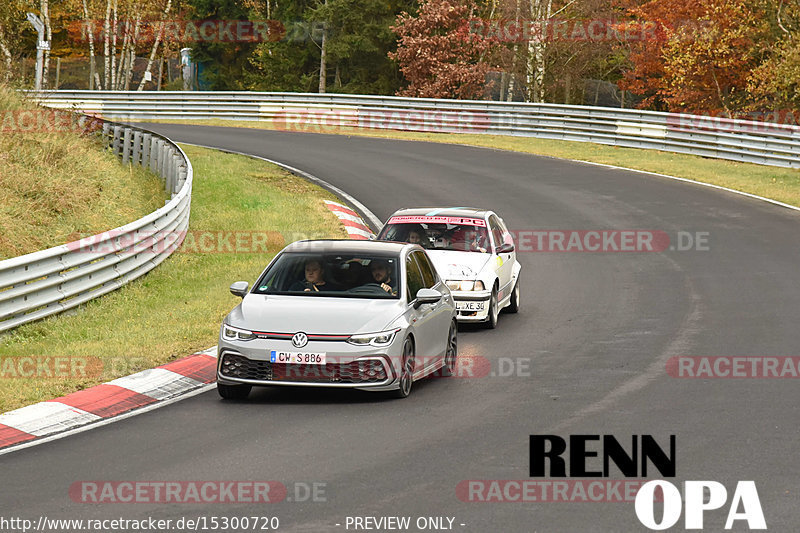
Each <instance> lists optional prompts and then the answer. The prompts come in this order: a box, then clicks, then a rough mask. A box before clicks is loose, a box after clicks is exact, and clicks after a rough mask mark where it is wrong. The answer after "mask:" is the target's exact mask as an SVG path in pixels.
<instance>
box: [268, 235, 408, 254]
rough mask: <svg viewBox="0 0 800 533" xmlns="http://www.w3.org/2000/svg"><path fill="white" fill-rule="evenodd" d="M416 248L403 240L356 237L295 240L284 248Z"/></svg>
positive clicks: (381, 251)
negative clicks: (373, 239) (393, 240)
mask: <svg viewBox="0 0 800 533" xmlns="http://www.w3.org/2000/svg"><path fill="white" fill-rule="evenodd" d="M411 247H414V248H416V247H417V246H416V245H413V244H409V243H401V242H386V241H369V240H354V239H321V240H307V241H297V242H293V243H292V244H290V245H289V246H287V247H286V248H284V249H283V251H284V252H311V253H321V254H323V253H356V254H363V253H377V254H386V255H400V253H401V252H402V251H403V249H405V248H411Z"/></svg>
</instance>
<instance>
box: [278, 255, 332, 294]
mask: <svg viewBox="0 0 800 533" xmlns="http://www.w3.org/2000/svg"><path fill="white" fill-rule="evenodd" d="M304 270H305V276H306V277H305V279H303V280H299V281H295V282H294V283H292V285H291V286H290V287H289V290H290V291H304V292H319V291H320V290H337V289H338V287H334V286H333V285H332V284H330V283H328V282H327V281H325V267H324V266H323V263H322V261H320V260H319V259H308V260H306V263H305V267H304Z"/></svg>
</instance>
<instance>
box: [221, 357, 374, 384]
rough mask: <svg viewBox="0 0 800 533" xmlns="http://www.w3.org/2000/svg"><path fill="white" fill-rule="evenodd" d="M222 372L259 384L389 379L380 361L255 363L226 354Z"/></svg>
mask: <svg viewBox="0 0 800 533" xmlns="http://www.w3.org/2000/svg"><path fill="white" fill-rule="evenodd" d="M220 373H221V374H222V375H223V376H225V377H230V378H237V379H251V380H257V381H297V382H305V383H380V382H382V381H385V380H386V370H385V368H384V366H383V363H382V362H381V361H379V360H376V359H369V360H365V361H351V362H349V363H326V364H324V365H300V364H286V363H270V362H269V361H255V360H252V359H248V358H247V357H244V356H241V355H238V354H225V355H223V356H222V365H221V367H220Z"/></svg>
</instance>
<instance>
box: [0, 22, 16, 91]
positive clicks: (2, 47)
mask: <svg viewBox="0 0 800 533" xmlns="http://www.w3.org/2000/svg"><path fill="white" fill-rule="evenodd" d="M7 41H8V37H7V36H6V32H5V28H3V26H2V24H0V54H3V59H4V60H5V64H6V69H5V70H6V71H5V74H4V75H3V76H4V77H5V80H6V82H9V81H11V68H12V66H13V64H14V63H13V60H12V58H11V50H10V49H9V48H8V44H7Z"/></svg>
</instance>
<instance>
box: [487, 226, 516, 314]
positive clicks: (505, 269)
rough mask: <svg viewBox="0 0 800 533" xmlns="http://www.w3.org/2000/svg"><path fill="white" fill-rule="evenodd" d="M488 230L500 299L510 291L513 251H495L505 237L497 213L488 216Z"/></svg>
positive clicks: (498, 298) (498, 297)
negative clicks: (490, 236) (499, 252)
mask: <svg viewBox="0 0 800 533" xmlns="http://www.w3.org/2000/svg"><path fill="white" fill-rule="evenodd" d="M489 232H490V233H491V235H492V261H493V262H494V271H495V272H496V273H497V278H498V280H499V285H500V288H499V291H498V293H497V300H498V301H502V300H503V299H504V298H505V297H506V296H508V294H509V293H510V291H511V286H510V283H511V276H512V274H513V271H514V268H513V265H514V252H506V253H502V254H498V253H497V249H498V248H499V247H500V246H502V245H503V244H504V241H505V238H506V235H505V234H504V232H503V229H502V227H501V226H500V221H499V219H498V217H497V215H494V214H493V215H491V216H489ZM509 237H510V235H509Z"/></svg>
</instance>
